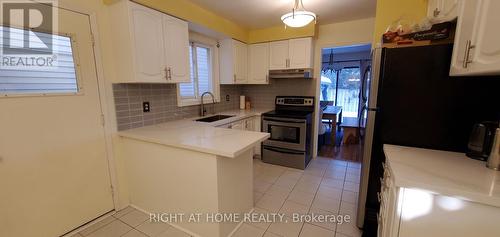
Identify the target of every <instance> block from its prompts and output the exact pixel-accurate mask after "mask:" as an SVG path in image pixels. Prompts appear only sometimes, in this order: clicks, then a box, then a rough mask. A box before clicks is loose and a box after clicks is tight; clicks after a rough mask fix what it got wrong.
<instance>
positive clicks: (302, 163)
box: [262, 96, 314, 170]
mask: <svg viewBox="0 0 500 237" xmlns="http://www.w3.org/2000/svg"><path fill="white" fill-rule="evenodd" d="M275 107H276V108H275V110H274V111H271V112H268V113H264V114H262V131H263V132H267V133H270V134H271V137H270V138H269V139H268V140H266V141H264V142H263V146H262V161H263V162H265V163H270V164H275V165H282V166H287V167H292V168H296V169H302V170H303V169H305V168H306V167H307V164H309V161H310V160H311V157H312V142H311V133H312V123H311V121H312V113H313V112H314V97H304V96H277V97H276V101H275Z"/></svg>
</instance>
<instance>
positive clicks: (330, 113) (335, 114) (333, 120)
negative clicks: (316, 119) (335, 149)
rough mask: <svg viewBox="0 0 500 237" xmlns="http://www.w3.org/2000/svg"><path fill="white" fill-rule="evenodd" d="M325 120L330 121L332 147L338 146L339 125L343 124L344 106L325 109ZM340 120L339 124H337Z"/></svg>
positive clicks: (331, 106) (330, 106)
mask: <svg viewBox="0 0 500 237" xmlns="http://www.w3.org/2000/svg"><path fill="white" fill-rule="evenodd" d="M323 119H327V120H330V127H331V128H332V129H331V130H332V131H331V134H330V136H331V142H332V146H336V144H337V143H336V140H337V129H340V127H339V126H338V125H340V124H342V106H334V105H328V106H325V107H324V108H323ZM337 120H338V122H337Z"/></svg>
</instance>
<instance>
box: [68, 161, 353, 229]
mask: <svg viewBox="0 0 500 237" xmlns="http://www.w3.org/2000/svg"><path fill="white" fill-rule="evenodd" d="M359 179H360V164H359V163H354V162H348V161H341V160H333V159H328V158H322V157H318V158H316V159H314V160H312V161H311V163H310V164H309V166H308V167H307V169H306V170H304V171H302V170H297V169H291V168H286V167H282V166H276V165H270V164H266V163H262V162H261V161H260V160H254V202H255V212H256V213H263V214H265V213H282V214H284V215H285V219H286V220H289V222H276V223H264V222H261V223H244V224H243V225H241V226H240V228H239V229H238V230H237V231H236V232H235V233H234V235H233V236H235V237H262V236H264V237H276V236H278V237H279V236H281V237H288V236H296V237H297V236H298V237H321V236H329V237H334V236H336V237H345V236H348V237H358V236H361V231H360V230H359V229H358V228H357V227H356V226H355V220H356V208H357V201H358V187H359ZM292 213H300V214H307V213H315V214H330V215H332V214H335V215H336V214H340V215H349V216H350V218H351V222H350V223H344V224H336V223H334V222H311V223H304V222H298V223H295V222H292V221H291V218H292ZM74 236H75V237H82V236H85V237H87V236H88V237H118V236H124V237H148V236H149V237H170V236H172V237H173V236H175V237H184V236H189V235H188V234H186V233H184V232H182V231H180V230H178V229H176V228H174V227H172V226H170V225H169V224H166V223H151V222H149V221H148V216H147V215H146V214H145V213H142V212H140V211H138V210H136V209H134V208H132V207H128V208H126V209H124V210H121V211H119V212H117V213H116V214H114V215H113V216H110V217H107V218H106V219H104V220H102V221H100V222H98V223H96V224H94V225H92V226H90V227H88V228H87V229H85V230H83V231H81V232H79V233H78V234H76V235H74Z"/></svg>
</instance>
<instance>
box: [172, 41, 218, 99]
mask: <svg viewBox="0 0 500 237" xmlns="http://www.w3.org/2000/svg"><path fill="white" fill-rule="evenodd" d="M189 59H190V60H189V61H190V74H191V75H190V78H191V82H190V83H180V84H179V93H180V97H181V99H197V98H199V97H200V96H201V95H202V94H203V93H204V92H207V91H210V92H213V90H212V63H211V55H210V48H209V47H206V46H203V45H199V44H193V45H192V46H191V47H190V49H189Z"/></svg>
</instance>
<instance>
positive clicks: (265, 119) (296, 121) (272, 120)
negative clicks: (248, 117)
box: [262, 118, 306, 123]
mask: <svg viewBox="0 0 500 237" xmlns="http://www.w3.org/2000/svg"><path fill="white" fill-rule="evenodd" d="M262 120H264V121H270V122H280V123H305V122H306V121H304V120H302V121H299V120H280V119H269V118H264V119H262Z"/></svg>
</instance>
